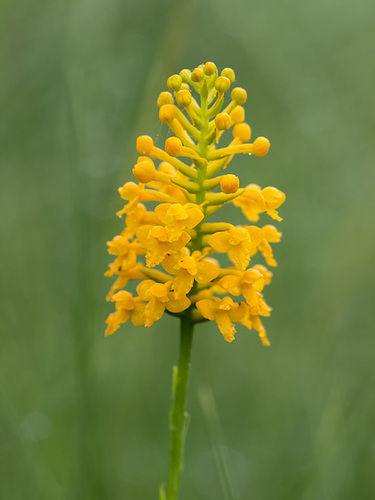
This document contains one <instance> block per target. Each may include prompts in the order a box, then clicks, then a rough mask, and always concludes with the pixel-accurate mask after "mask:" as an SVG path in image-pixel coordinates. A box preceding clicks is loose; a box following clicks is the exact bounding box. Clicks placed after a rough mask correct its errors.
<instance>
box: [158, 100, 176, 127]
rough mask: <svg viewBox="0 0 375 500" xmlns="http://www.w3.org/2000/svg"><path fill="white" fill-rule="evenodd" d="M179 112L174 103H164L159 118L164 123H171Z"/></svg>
mask: <svg viewBox="0 0 375 500" xmlns="http://www.w3.org/2000/svg"><path fill="white" fill-rule="evenodd" d="M176 114H177V108H176V106H174V105H173V104H164V106H162V107H161V108H160V110H159V119H160V121H161V122H163V123H171V122H172V121H173V120H174V119H175V118H176Z"/></svg>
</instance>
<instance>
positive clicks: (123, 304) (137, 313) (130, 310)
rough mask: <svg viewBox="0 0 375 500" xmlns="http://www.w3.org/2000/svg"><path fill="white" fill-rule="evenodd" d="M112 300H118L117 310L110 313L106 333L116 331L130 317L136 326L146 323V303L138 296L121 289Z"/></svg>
mask: <svg viewBox="0 0 375 500" xmlns="http://www.w3.org/2000/svg"><path fill="white" fill-rule="evenodd" d="M111 300H113V301H115V302H116V312H115V313H112V314H110V315H109V317H108V319H107V325H108V327H107V330H106V332H105V334H106V335H110V334H112V333H114V332H115V331H116V330H117V329H118V328H119V326H120V325H121V324H122V323H125V322H126V321H128V319H129V318H130V319H131V321H132V323H133V325H135V326H140V325H144V323H145V304H143V303H142V302H141V300H140V299H139V298H138V297H133V296H132V294H131V293H129V292H126V291H125V290H121V291H120V292H117V293H116V294H115V295H113V296H112V298H111Z"/></svg>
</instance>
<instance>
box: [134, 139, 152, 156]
mask: <svg viewBox="0 0 375 500" xmlns="http://www.w3.org/2000/svg"><path fill="white" fill-rule="evenodd" d="M136 147H137V153H138V154H139V155H149V154H150V153H151V151H152V148H153V147H154V141H153V140H152V139H151V137H150V136H148V135H140V136H139V137H138V139H137V146H136Z"/></svg>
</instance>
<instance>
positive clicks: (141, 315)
mask: <svg viewBox="0 0 375 500" xmlns="http://www.w3.org/2000/svg"><path fill="white" fill-rule="evenodd" d="M145 309H146V304H144V303H143V302H138V303H137V305H136V307H135V309H134V311H132V312H131V314H130V319H131V321H132V323H133V325H134V326H142V325H144V324H145V321H146V317H145Z"/></svg>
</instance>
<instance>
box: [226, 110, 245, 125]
mask: <svg viewBox="0 0 375 500" xmlns="http://www.w3.org/2000/svg"><path fill="white" fill-rule="evenodd" d="M230 117H231V118H232V122H233V123H242V122H243V121H244V119H245V110H244V109H243V107H242V106H236V107H235V108H234V109H233V111H232V112H231V114H230Z"/></svg>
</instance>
